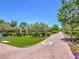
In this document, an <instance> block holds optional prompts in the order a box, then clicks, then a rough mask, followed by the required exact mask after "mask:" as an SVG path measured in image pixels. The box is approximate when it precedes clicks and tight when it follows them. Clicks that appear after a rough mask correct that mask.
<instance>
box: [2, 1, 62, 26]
mask: <svg viewBox="0 0 79 59" xmlns="http://www.w3.org/2000/svg"><path fill="white" fill-rule="evenodd" d="M60 5H61V0H0V19H4V20H5V21H11V20H15V21H17V22H18V23H20V22H27V23H35V22H44V23H47V24H48V25H49V26H51V25H53V24H58V25H59V26H60V23H59V22H58V21H57V9H58V8H59V7H60Z"/></svg>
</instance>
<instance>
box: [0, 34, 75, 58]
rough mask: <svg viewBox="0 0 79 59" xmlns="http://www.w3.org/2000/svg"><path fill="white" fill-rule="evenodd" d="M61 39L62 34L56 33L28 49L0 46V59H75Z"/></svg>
mask: <svg viewBox="0 0 79 59" xmlns="http://www.w3.org/2000/svg"><path fill="white" fill-rule="evenodd" d="M63 38H64V35H63V34H62V33H57V34H55V35H51V36H50V37H49V38H48V39H46V40H44V41H43V42H41V43H39V44H37V45H35V46H32V47H29V48H16V47H11V46H7V45H4V44H0V59H75V57H74V56H73V54H72V52H71V50H70V47H69V46H68V44H67V43H66V42H64V41H62V40H61V39H63Z"/></svg>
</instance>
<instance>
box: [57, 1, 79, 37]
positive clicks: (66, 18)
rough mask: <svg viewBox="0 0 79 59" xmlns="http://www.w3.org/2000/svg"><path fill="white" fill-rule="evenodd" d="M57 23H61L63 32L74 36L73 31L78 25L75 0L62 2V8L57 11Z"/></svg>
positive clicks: (78, 19)
mask: <svg viewBox="0 0 79 59" xmlns="http://www.w3.org/2000/svg"><path fill="white" fill-rule="evenodd" d="M58 21H59V22H61V24H62V27H63V29H64V31H65V32H67V33H69V32H71V33H70V34H71V37H73V36H74V32H75V31H74V29H75V28H76V27H77V26H78V25H79V7H78V5H77V4H76V3H75V0H62V6H61V7H60V8H59V10H58Z"/></svg>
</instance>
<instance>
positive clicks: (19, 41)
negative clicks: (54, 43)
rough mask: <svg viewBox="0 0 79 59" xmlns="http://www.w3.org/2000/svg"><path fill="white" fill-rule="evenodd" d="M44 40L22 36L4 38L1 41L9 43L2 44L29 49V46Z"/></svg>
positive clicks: (42, 38)
mask: <svg viewBox="0 0 79 59" xmlns="http://www.w3.org/2000/svg"><path fill="white" fill-rule="evenodd" d="M45 39H46V38H44V37H26V36H22V37H4V38H3V39H2V40H3V41H9V42H8V43H4V44H8V45H11V46H15V47H20V48H23V47H29V46H32V45H35V44H37V43H39V42H41V41H43V40H45Z"/></svg>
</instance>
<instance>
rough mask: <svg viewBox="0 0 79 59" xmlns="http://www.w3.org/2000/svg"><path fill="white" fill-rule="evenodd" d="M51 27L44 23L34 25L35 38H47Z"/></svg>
mask: <svg viewBox="0 0 79 59" xmlns="http://www.w3.org/2000/svg"><path fill="white" fill-rule="evenodd" d="M48 30H49V27H48V25H47V24H45V23H43V22H39V23H35V24H33V25H32V31H33V34H34V35H35V36H45V35H46V33H47V32H48Z"/></svg>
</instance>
